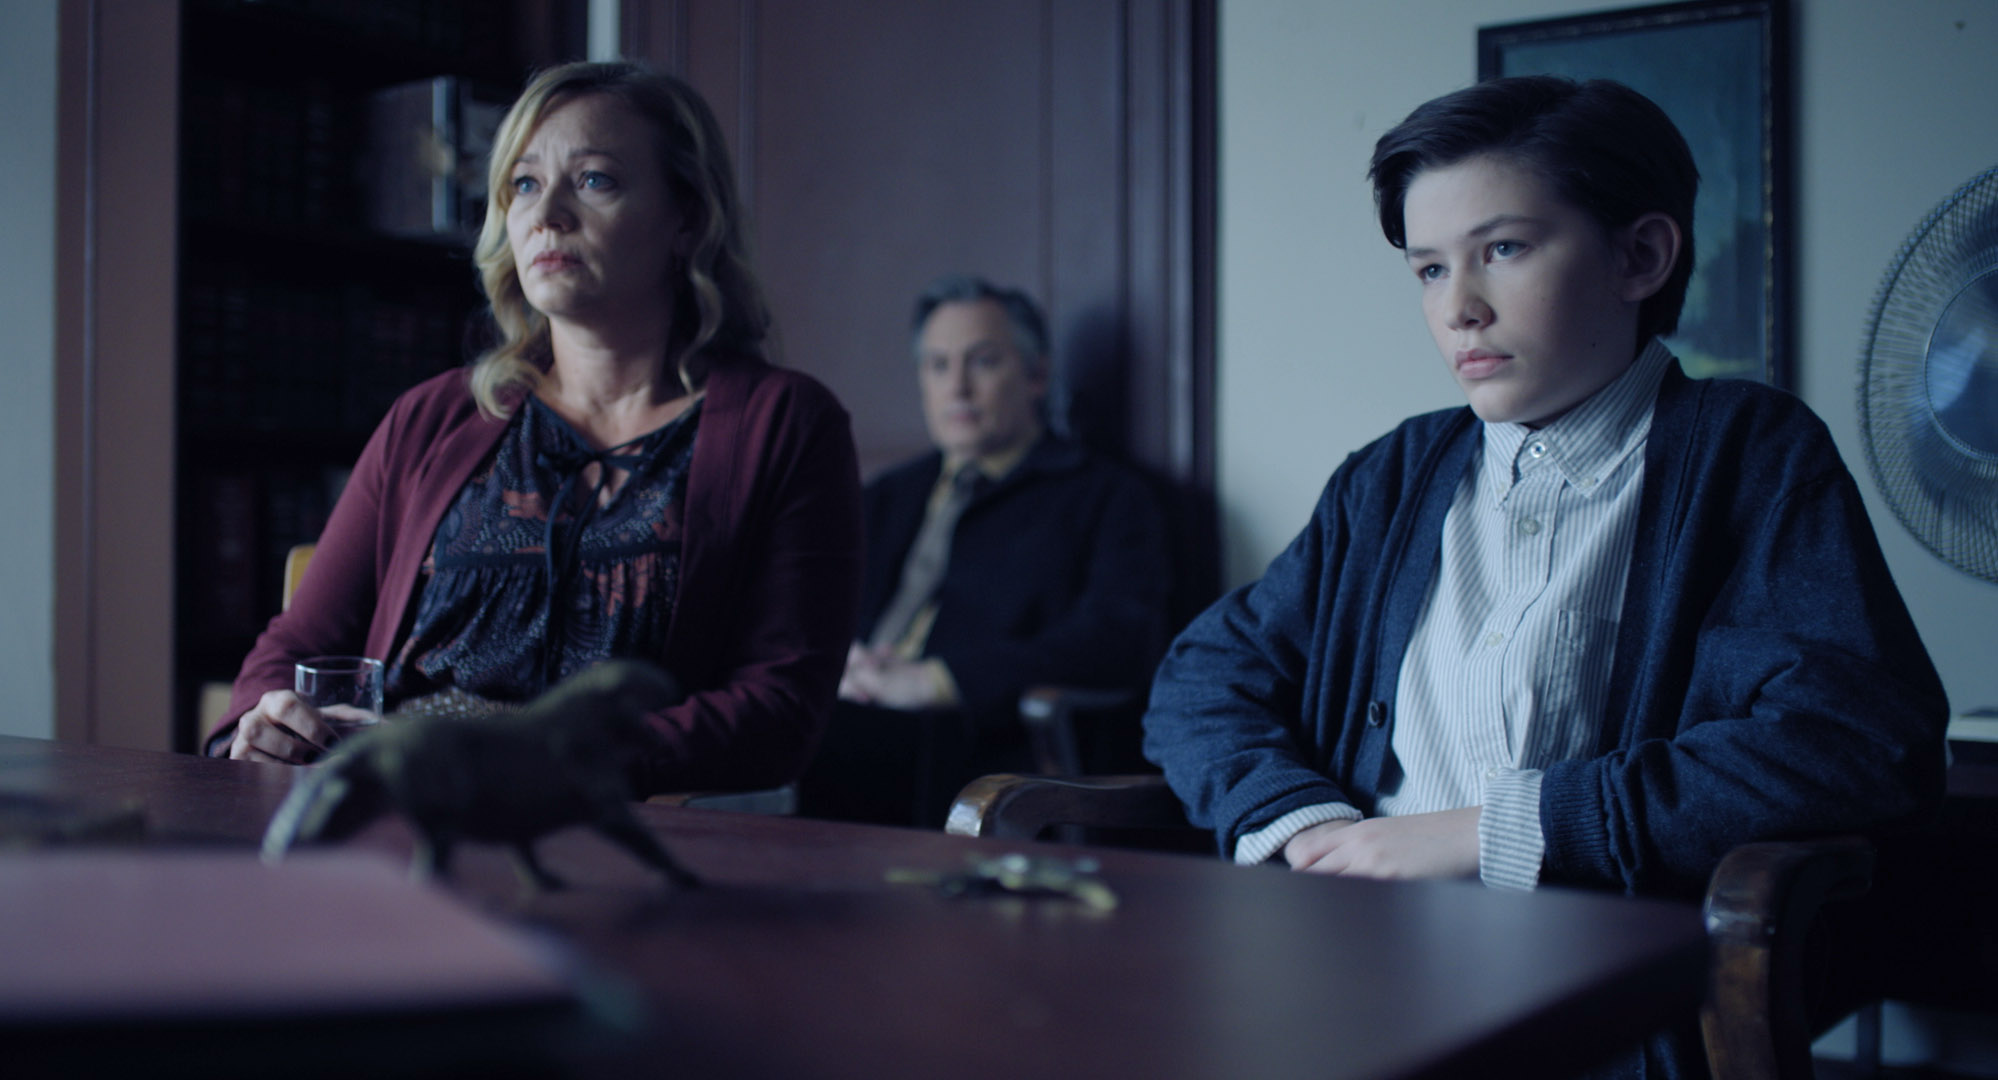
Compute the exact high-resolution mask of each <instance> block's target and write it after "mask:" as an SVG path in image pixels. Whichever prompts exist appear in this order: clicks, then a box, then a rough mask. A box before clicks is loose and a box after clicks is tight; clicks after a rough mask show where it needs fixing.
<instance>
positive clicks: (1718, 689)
mask: <svg viewBox="0 0 1998 1080" xmlns="http://www.w3.org/2000/svg"><path fill="white" fill-rule="evenodd" d="M1858 501H1859V496H1858V492H1857V491H1856V489H1855V488H1854V486H1853V484H1852V481H1851V479H1850V477H1849V476H1846V475H1844V474H1843V473H1842V471H1841V472H1840V473H1839V474H1838V475H1836V476H1833V477H1830V478H1829V479H1827V480H1824V481H1822V482H1814V483H1810V484H1806V485H1803V486H1801V487H1799V488H1798V489H1796V490H1795V491H1793V492H1791V493H1790V495H1789V496H1787V497H1785V498H1783V499H1779V500H1774V501H1773V502H1772V503H1771V504H1770V505H1769V508H1768V512H1767V514H1766V516H1765V517H1764V518H1763V520H1762V521H1760V522H1759V523H1758V527H1756V528H1755V529H1753V530H1752V531H1751V533H1750V535H1749V537H1748V538H1747V541H1746V542H1744V543H1741V544H1739V547H1738V551H1737V558H1738V562H1737V565H1736V568H1735V569H1734V571H1733V572H1732V573H1731V574H1729V575H1728V577H1727V579H1726V580H1725V581H1724V582H1722V583H1721V584H1720V587H1719V588H1718V589H1717V590H1716V591H1715V594H1714V598H1713V599H1712V601H1711V603H1710V605H1709V607H1708V610H1707V611H1706V613H1705V616H1704V618H1702V619H1701V621H1700V627H1701V629H1700V630H1699V631H1698V633H1697V636H1696V638H1695V640H1694V641H1693V642H1692V643H1691V646H1690V648H1689V649H1687V650H1685V651H1683V652H1678V653H1677V654H1676V655H1677V656H1678V657H1683V658H1684V659H1683V660H1667V661H1665V662H1663V663H1661V664H1660V665H1659V667H1658V669H1657V670H1660V671H1665V672H1670V673H1671V674H1667V675H1664V676H1661V677H1659V682H1660V684H1661V685H1659V686H1655V687H1652V688H1651V689H1650V692H1649V693H1648V694H1645V695H1641V696H1640V699H1639V700H1640V701H1642V702H1647V703H1649V704H1648V707H1649V708H1650V709H1652V710H1658V711H1662V710H1666V709H1670V710H1671V711H1672V713H1673V715H1670V716H1657V715H1654V716H1651V717H1643V716H1639V717H1633V718H1631V719H1630V721H1629V722H1630V723H1638V724H1641V725H1642V726H1643V727H1645V728H1648V729H1650V730H1655V731H1668V730H1669V731H1672V732H1674V733H1675V734H1674V735H1673V736H1672V737H1671V738H1669V739H1664V738H1660V739H1652V740H1648V741H1639V742H1636V743H1634V744H1632V745H1630V746H1628V747H1626V748H1625V749H1622V750H1619V751H1617V752H1614V753H1610V754H1607V755H1605V756H1603V757H1599V758H1596V759H1594V760H1583V761H1570V762H1563V763H1560V764H1556V765H1553V766H1551V767H1549V768H1548V770H1547V773H1546V776H1545V778H1544V780H1543V783H1542V789H1541V824H1542V829H1543V831H1544V833H1545V835H1546V839H1547V850H1546V856H1545V859H1546V863H1545V869H1544V872H1543V880H1547V881H1567V882H1577V883H1590V884H1598V885H1608V886H1613V887H1622V888H1625V889H1638V890H1642V891H1647V892H1653V891H1661V889H1663V890H1669V891H1678V892H1684V893H1688V894H1691V893H1695V892H1697V891H1698V890H1699V889H1700V888H1702V887H1704V884H1705V881H1706V878H1707V876H1708V875H1709V874H1710V873H1711V872H1712V870H1713V867H1714V866H1715V865H1717V864H1718V862H1719V860H1720V858H1721V857H1722V856H1723V855H1725V854H1726V853H1727V851H1728V850H1729V849H1731V848H1733V847H1735V846H1737V845H1739V844H1743V843H1749V842H1753V841H1759V840H1770V839H1780V838H1784V837H1794V836H1810V835H1824V834H1827V833H1835V832H1847V831H1866V830H1874V829H1880V828H1891V827H1894V826H1896V825H1898V824H1903V823H1906V822H1909V821H1913V820H1918V819H1920V818H1921V817H1923V816H1925V815H1927V814H1930V813H1933V812H1934V811H1935V809H1936V808H1937V807H1938V806H1939V805H1940V803H1941V798H1942V791H1943V770H1944V760H1943V732H1944V729H1945V727H1946V726H1947V724H1948V720H1949V706H1948V702H1947V700H1946V698H1945V697H1944V694H1943V689H1942V684H1941V681H1940V679H1939V678H1938V677H1937V675H1936V672H1935V668H1934V665H1933V664H1931V663H1930V661H1929V657H1928V653H1927V652H1926V650H1924V648H1923V647H1922V644H1921V639H1920V637H1919V636H1918V634H1917V633H1916V631H1915V628H1914V624H1913V621H1912V620H1911V619H1910V618H1909V616H1908V613H1907V609H1906V607H1905V606H1904V605H1903V604H1902V603H1901V600H1900V596H1899V594H1898V593H1897V592H1896V591H1895V589H1894V585H1893V581H1892V578H1891V576H1890V575H1889V573H1888V571H1887V568H1886V564H1885V561H1884V559H1882V557H1881V555H1880V552H1879V547H1878V545H1877V543H1876V542H1875V541H1874V539H1873V535H1872V531H1871V528H1870V526H1869V525H1868V524H1867V522H1866V518H1865V515H1864V511H1863V510H1861V509H1859V507H1858ZM1731 542H1732V541H1731ZM1693 557H1695V558H1698V557H1705V556H1703V555H1701V554H1695V555H1694V556H1693ZM1642 707H1644V706H1640V708H1642Z"/></svg>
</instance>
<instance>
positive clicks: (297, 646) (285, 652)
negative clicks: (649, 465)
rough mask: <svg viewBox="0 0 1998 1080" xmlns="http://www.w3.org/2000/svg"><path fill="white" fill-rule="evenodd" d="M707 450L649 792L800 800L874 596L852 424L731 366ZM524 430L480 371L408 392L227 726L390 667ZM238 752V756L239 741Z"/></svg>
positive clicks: (696, 484)
mask: <svg viewBox="0 0 1998 1080" xmlns="http://www.w3.org/2000/svg"><path fill="white" fill-rule="evenodd" d="M702 409H703V414H702V416H701V426H700V429H699V431H697V432H696V433H695V437H694V458H693V464H692V467H691V471H690V475H689V476H688V480H687V495H686V498H687V505H686V535H685V538H684V540H683V546H682V548H681V553H680V583H679V591H678V594H677V595H676V596H675V597H674V603H673V618H672V622H671V624H670V626H669V627H668V629H667V634H666V647H665V649H664V650H663V651H662V652H661V653H660V654H659V655H658V656H656V657H653V658H652V659H654V660H656V661H657V662H659V663H660V664H662V665H663V666H665V667H666V668H667V669H668V670H670V671H672V672H673V673H674V674H676V675H678V676H679V677H680V679H681V680H682V681H683V682H684V683H685V684H686V685H687V687H688V688H689V689H690V690H691V691H692V694H691V696H690V697H689V698H688V700H687V701H686V703H685V704H682V705H679V706H676V707H674V708H672V709H668V710H665V711H664V712H662V713H660V714H659V715H657V716H656V717H654V718H653V720H652V728H653V730H654V732H655V733H656V734H657V736H658V740H657V741H658V751H657V752H656V753H655V754H653V755H651V759H650V760H649V761H647V762H645V763H644V765H643V767H642V770H641V775H640V777H639V780H640V782H641V784H642V785H643V788H644V790H645V792H647V793H649V792H657V791H686V790H727V789H745V788H757V787H770V786H774V785H777V784H781V783H786V782H788V781H790V780H793V779H795V778H796V777H797V775H798V773H799V772H801V771H803V769H804V767H805V764H806V762H807V761H808V760H809V758H810V756H811V753H812V751H813V750H814V749H815V748H816V746H817V742H818V735H819V732H820V731H821V729H822V728H823V727H824V725H825V720H826V716H827V715H828V713H829V712H830V711H831V709H832V705H833V699H834V696H835V693H836V692H837V689H838V686H839V677H840V672H841V670H842V668H843V667H844V666H845V663H846V649H847V643H848V642H849V641H851V640H852V637H853V623H854V614H855V609H856V607H857V605H858V602H859V588H860V585H859V582H860V558H861V540H860V478H859V466H858V464H857V461H856V458H855V455H854V449H853V436H852V432H851V429H850V426H849V424H848V421H847V415H846V411H845V410H844V409H842V408H841V407H840V404H839V402H838V401H836V400H835V399H834V398H833V396H832V394H831V392H829V391H828V390H826V388H825V387H823V386H821V385H820V384H819V383H817V382H815V381H813V380H812V379H811V378H809V377H808V376H805V375H802V374H799V373H797V372H793V371H786V370H782V369H778V368H773V367H771V366H769V365H767V364H765V363H762V362H761V361H755V360H737V361H733V362H728V363H722V364H717V365H716V366H715V368H714V369H713V372H712V374H710V375H709V376H708V385H707V402H706V404H705V405H703V406H702ZM505 430H506V424H505V423H503V422H501V421H496V420H493V419H491V418H489V417H486V416H482V415H480V413H479V410H478V406H477V405H476V404H475V403H474V402H473V400H472V395H471V390H470V387H469V385H468V382H467V371H466V370H465V369H460V370H457V371H452V372H448V373H446V374H443V375H439V376H437V377H435V378H432V379H429V380H426V381H425V382H423V383H421V384H419V385H418V386H416V387H415V388H413V389H411V390H410V391H409V392H408V393H405V394H404V395H402V397H401V398H400V399H398V400H397V401H396V403H395V405H394V406H393V407H392V408H391V409H390V410H389V414H388V417H387V418H386V419H384V420H383V421H382V423H381V426H380V427H379V428H377V429H376V430H375V433H374V435H373V436H372V437H371V438H370V439H369V440H368V445H367V448H366V449H364V450H363V451H362V452H361V457H360V460H359V461H358V462H356V463H355V466H354V473H353V477H352V479H350V480H349V481H348V483H347V487H346V490H345V491H343V492H342V493H341V496H340V501H339V503H338V505H336V506H335V507H334V508H333V513H332V516H331V518H330V520H328V522H327V524H326V531H325V533H323V534H322V535H321V536H320V538H319V548H318V551H317V552H316V553H315V554H314V555H313V558H312V563H311V565H310V566H309V567H308V568H307V570H306V573H305V578H304V580H303V581H302V582H300V583H299V587H298V591H297V593H296V594H295V595H294V596H293V598H292V605H291V609H290V610H289V611H287V612H285V613H284V614H281V615H279V616H278V617H277V618H275V619H272V620H271V623H270V626H269V627H268V628H266V629H265V630H264V632H263V634H262V635H261V636H260V637H258V639H257V643H256V646H255V647H254V648H252V649H251V650H250V655H249V656H248V658H246V659H245V660H244V661H243V669H242V671H241V672H240V673H239V674H238V675H237V676H236V684H235V689H234V692H233V694H232V695H231V697H230V701H229V711H228V712H227V713H226V714H225V716H227V717H228V719H227V720H225V721H224V722H223V723H222V725H221V726H220V727H218V728H217V729H216V731H215V733H214V734H213V735H211V736H210V738H209V740H208V745H209V746H210V747H213V746H215V745H216V744H217V743H218V741H221V740H220V736H221V735H222V733H223V732H225V731H228V730H230V729H231V728H233V726H234V725H235V718H236V717H239V716H241V715H243V714H244V713H245V712H248V711H249V710H250V709H251V708H252V707H254V706H255V705H256V703H257V699H258V698H259V697H261V696H262V695H263V694H264V693H265V692H266V691H269V690H274V689H289V688H290V687H291V685H292V664H293V663H294V662H295V661H297V660H298V659H300V658H303V657H308V656H318V655H326V654H354V653H360V654H364V655H367V656H376V657H383V658H390V657H393V656H395V655H396V652H397V651H398V650H399V649H400V648H401V646H402V639H403V635H404V632H405V627H406V626H407V625H408V622H409V617H410V613H411V610H412V606H413V605H414V603H415V602H416V598H417V588H418V573H419V571H420V569H421V567H422V564H423V560H424V557H425V556H426V554H427V553H428V552H429V550H430V547H431V541H432V539H433V538H434V536H435V534H436V532H437V524H438V522H439V521H440V520H441V519H442V518H443V516H444V512H445V510H446V509H447V508H449V506H450V505H451V502H452V500H453V499H455V498H456V497H457V495H458V492H459V490H460V489H461V488H463V487H464V486H465V483H466V481H468V480H469V479H470V478H471V476H472V473H473V471H474V470H476V469H477V468H478V466H479V465H480V463H481V462H483V461H484V460H486V458H487V457H488V456H490V454H491V453H492V451H493V448H494V446H495V445H496V444H497V443H498V442H499V438H500V435H501V434H502V433H503V432H504V431H505ZM222 745H226V742H223V743H222Z"/></svg>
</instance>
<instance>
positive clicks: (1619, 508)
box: [1235, 341, 1671, 888]
mask: <svg viewBox="0 0 1998 1080" xmlns="http://www.w3.org/2000/svg"><path fill="white" fill-rule="evenodd" d="M1670 360H1671V357H1670V354H1669V353H1668V352H1667V351H1666V350H1665V347H1664V346H1663V345H1660V344H1658V343H1657V342H1655V341H1654V342H1653V343H1652V344H1651V346H1650V347H1649V348H1647V349H1646V350H1645V351H1644V353H1643V354H1641V355H1640V356H1639V357H1638V359H1637V362H1636V363H1633V364H1632V365H1631V366H1630V368H1629V370H1627V371H1625V372H1624V373H1623V374H1622V375H1620V376H1618V377H1617V379H1616V380H1615V381H1613V382H1611V383H1610V384H1609V385H1608V386H1606V387H1604V388H1603V389H1602V390H1601V391H1600V392H1598V393H1596V394H1595V395H1593V396H1591V397H1590V398H1589V399H1588V400H1586V401H1584V402H1582V403H1581V404H1580V405H1577V406H1576V407H1575V408H1573V409H1571V410H1569V411H1568V412H1567V413H1565V414H1563V415H1562V416H1560V417H1559V418H1557V419H1556V420H1555V421H1554V422H1553V423H1551V424H1548V425H1547V426H1545V427H1542V428H1538V429H1533V428H1528V427H1526V426H1524V425H1521V424H1503V423H1501V424H1486V425H1485V427H1484V439H1483V443H1482V445H1481V447H1480V455H1479V459H1478V461H1477V462H1476V463H1475V464H1474V465H1473V467H1472V468H1470V469H1468V470H1466V472H1465V474H1464V478H1463V480H1462V481H1461V482H1460V483H1459V485H1458V488H1457V493H1456V496H1455V499H1454V501H1453V502H1452V503H1451V506H1450V512H1449V515H1448V516H1447V517H1446V518H1445V520H1444V524H1443V537H1442V560H1441V564H1440V566H1439V569H1438V571H1437V574H1436V578H1435V580H1434V581H1433V582H1432V583H1431V586H1430V593H1429V597H1428V600H1427V602H1426V603H1425V604H1424V605H1423V610H1422V614H1421V616H1420V617H1419V619H1418V620H1417V622H1416V626H1415V632H1414V634H1413V636H1412V637H1411V638H1410V639H1409V644H1408V653H1407V655H1406V656H1405V657H1404V658H1403V660H1402V665H1401V677H1400V681H1399V683H1398V685H1397V686H1396V689H1395V714H1396V719H1395V726H1394V736H1393V744H1392V745H1393V750H1394V754H1393V761H1392V764H1391V766H1390V768H1391V769H1396V770H1398V771H1399V775H1398V776H1392V775H1391V776H1390V777H1388V778H1387V779H1386V780H1385V781H1384V783H1383V785H1382V789H1381V790H1382V794H1381V797H1380V798H1379V800H1378V801H1377V804H1376V812H1377V813H1379V814H1381V815H1395V814H1419V813H1427V812H1430V811H1435V810H1452V809H1457V808H1460V807H1466V806H1482V807H1483V808H1484V810H1483V812H1482V814H1481V815H1480V820H1479V825H1478V851H1479V868H1480V874H1481V876H1482V877H1483V878H1484V880H1485V882H1486V883H1487V884H1491V885H1504V886H1513V887H1520V888H1527V887H1531V886H1532V885H1533V884H1534V883H1535V882H1536V881H1537V880H1538V879H1539V874H1540V860H1541V854H1542V852H1543V850H1544V847H1545V841H1544V837H1543V835H1542V833H1541V829H1540V777H1541V770H1542V769H1543V768H1545V766H1547V765H1548V764H1551V763H1553V762H1555V761H1561V760H1564V759H1569V758H1576V757H1581V756H1585V755H1587V754H1589V753H1591V752H1592V751H1593V747H1594V745H1595V742H1596V738H1597V735H1598V733H1599V732H1600V730H1601V727H1602V724H1603V715H1602V712H1603V701H1604V696H1605V694H1606V693H1607V691H1608V686H1609V665H1610V658H1611V655H1612V653H1613V652H1614V650H1615V644H1616V627H1617V619H1618V617H1619V615H1620V614H1621V612H1622V607H1623V588H1624V580H1625V578H1626V577H1627V576H1628V575H1629V571H1630V551H1631V542H1632V539H1633V534H1634V530H1635V528H1636V523H1637V509H1638V496H1639V493H1640V491H1641V489H1642V487H1643V482H1644V441H1645V437H1646V436H1647V435H1648V434H1649V432H1650V430H1651V411H1652V405H1653V404H1654V402H1655V401H1656V400H1657V396H1658V383H1659V380H1660V379H1661V378H1662V377H1663V375H1664V372H1665V367H1666V365H1667V364H1669V363H1670ZM1359 816H1361V815H1360V813H1359V811H1358V810H1357V809H1355V808H1353V807H1351V806H1347V805H1345V804H1340V803H1329V804H1324V805H1320V806H1312V807H1305V808H1303V809H1300V810H1298V811H1295V812H1293V813H1291V814H1288V815H1285V816H1284V817H1283V818H1281V819H1279V820H1278V821H1276V822H1274V823H1272V824H1271V825H1270V826H1269V827H1267V828H1265V829H1263V830H1261V831H1259V832H1257V833H1254V834H1251V835H1249V836H1245V837H1243V838H1242V839H1241V840H1240V841H1238V842H1237V844H1236V852H1235V854H1236V859H1237V861H1240V862H1260V861H1262V860H1263V859H1265V858H1268V857H1269V856H1270V855H1272V854H1274V853H1276V852H1277V851H1278V850H1280V849H1281V848H1282V847H1283V845H1284V843H1286V842H1288V840H1289V839H1290V837H1292V836H1294V835H1296V834H1297V833H1298V832H1300V831H1302V830H1303V829H1305V828H1308V827H1309V826H1311V825H1314V824H1317V823H1319V822H1322V821H1332V820H1337V819H1340V818H1357V817H1359Z"/></svg>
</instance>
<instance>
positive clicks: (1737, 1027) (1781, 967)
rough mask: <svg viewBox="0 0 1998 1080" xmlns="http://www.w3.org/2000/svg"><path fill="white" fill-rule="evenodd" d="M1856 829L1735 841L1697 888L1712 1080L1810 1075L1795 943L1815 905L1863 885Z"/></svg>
mask: <svg viewBox="0 0 1998 1080" xmlns="http://www.w3.org/2000/svg"><path fill="white" fill-rule="evenodd" d="M1873 862H1874V849H1873V844H1872V843H1871V842H1870V841H1868V840H1866V839H1864V838H1862V837H1857V836H1841V837H1829V838H1826V839H1823V840H1799V841H1781V842H1773V843H1761V844H1744V845H1742V846H1741V847H1738V848H1736V849H1734V850H1733V851H1730V852H1728V854H1727V857H1726V858H1724V859H1722V860H1721V863H1720V866H1718V867H1717V868H1715V870H1714V876H1713V878H1712V879H1711V881H1709V883H1708V886H1707V899H1706V908H1705V911H1706V922H1707V938H1708V940H1709V942H1710V943H1711V945H1712V969H1711V973H1710V981H1709V984H1708V992H1707V1002H1706V1004H1705V1005H1704V1006H1703V1007H1702V1008H1701V1009H1700V1028H1701V1032H1702V1034H1703V1036H1704V1038H1705V1041H1706V1046H1707V1060H1708V1064H1709V1065H1710V1066H1711V1067H1712V1069H1713V1075H1714V1077H1715V1078H1716V1080H1734V1078H1738V1077H1780V1078H1784V1080H1789V1078H1792V1077H1796V1078H1808V1077H1810V1076H1812V1066H1811V1029H1810V1022H1809V1019H1808V1017H1807V1014H1806V1010H1805V1004H1806V1002H1805V992H1804V970H1803V960H1804V941H1805V937H1806V935H1807V934H1808V932H1809V930H1810V926H1811V923H1812V921H1813V920H1814V919H1816V918H1817V914H1818V910H1819V909H1820V908H1822V907H1823V906H1824V905H1825V904H1827V903H1831V902H1835V901H1839V900H1844V899H1847V898H1850V897H1854V896H1858V895H1860V894H1861V893H1863V892H1865V891H1866V890H1867V889H1868V888H1870V887H1871V885H1872V878H1873Z"/></svg>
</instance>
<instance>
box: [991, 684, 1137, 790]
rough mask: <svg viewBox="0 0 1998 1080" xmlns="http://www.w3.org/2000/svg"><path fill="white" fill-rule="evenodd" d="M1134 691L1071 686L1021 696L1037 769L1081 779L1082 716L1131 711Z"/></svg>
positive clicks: (1029, 690) (1034, 689) (1032, 690)
mask: <svg viewBox="0 0 1998 1080" xmlns="http://www.w3.org/2000/svg"><path fill="white" fill-rule="evenodd" d="M1137 700H1138V692H1137V691H1135V690H1082V689H1078V688H1076V687H1072V686H1030V687H1028V688H1027V689H1026V690H1025V691H1023V692H1022V693H1021V694H1020V723H1021V724H1022V725H1023V726H1024V727H1025V728H1026V729H1027V745H1028V746H1029V747H1030V748H1031V749H1032V750H1033V753H1034V767H1035V768H1037V769H1039V770H1040V771H1041V772H1044V773H1047V774H1048V775H1050V776H1079V775H1081V773H1082V751H1081V748H1080V744H1079V743H1078V741H1077V739H1076V736H1075V721H1076V717H1077V716H1078V715H1079V714H1083V713H1091V712H1108V711H1111V710H1115V709H1125V708H1129V707H1130V706H1131V705H1133V704H1135V703H1136V702H1137Z"/></svg>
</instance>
